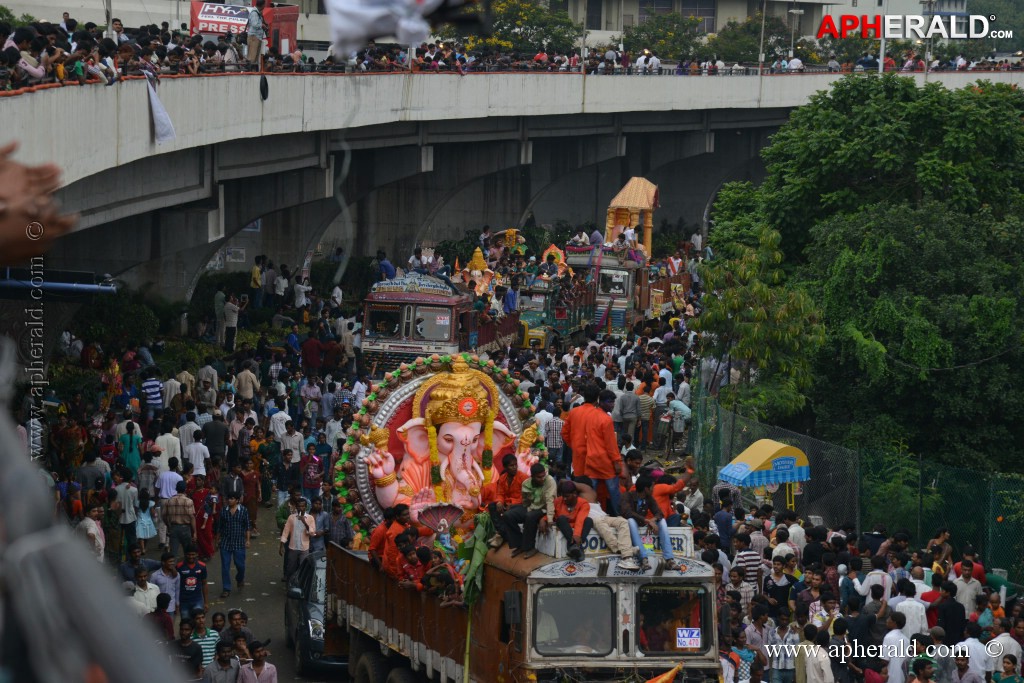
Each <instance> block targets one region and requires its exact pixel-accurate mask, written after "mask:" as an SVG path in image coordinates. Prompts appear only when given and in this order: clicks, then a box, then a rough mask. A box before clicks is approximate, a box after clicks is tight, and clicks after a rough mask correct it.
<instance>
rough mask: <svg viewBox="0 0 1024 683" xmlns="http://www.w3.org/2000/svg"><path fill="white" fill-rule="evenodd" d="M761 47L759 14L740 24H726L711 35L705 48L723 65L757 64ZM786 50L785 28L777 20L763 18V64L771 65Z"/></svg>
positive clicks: (787, 42)
mask: <svg viewBox="0 0 1024 683" xmlns="http://www.w3.org/2000/svg"><path fill="white" fill-rule="evenodd" d="M760 46H761V15H760V13H758V14H756V15H754V16H752V17H750V18H748V19H747V20H746V21H744V22H742V23H740V22H738V21H730V22H729V23H727V24H726V25H725V28H723V29H722V30H721V31H719V32H718V33H717V34H715V35H713V36H711V37H710V38H709V40H708V46H707V49H708V50H710V51H711V52H712V53H714V54H716V55H718V57H719V58H720V59H721V60H722V61H725V62H748V63H749V62H755V63H756V62H757V61H758V55H759V52H758V49H759V48H760ZM788 50H789V28H787V27H786V24H785V22H783V21H782V20H781V19H779V18H778V17H767V18H766V19H765V26H764V53H765V61H767V62H768V63H771V61H772V60H773V59H775V57H776V56H777V55H783V54H787V52H788Z"/></svg>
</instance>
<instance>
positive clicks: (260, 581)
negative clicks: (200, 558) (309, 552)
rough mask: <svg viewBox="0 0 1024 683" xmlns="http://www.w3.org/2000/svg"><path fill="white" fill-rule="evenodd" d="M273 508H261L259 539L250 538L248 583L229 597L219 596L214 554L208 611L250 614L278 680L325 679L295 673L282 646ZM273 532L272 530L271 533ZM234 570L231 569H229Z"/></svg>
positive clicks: (290, 655) (217, 558)
mask: <svg viewBox="0 0 1024 683" xmlns="http://www.w3.org/2000/svg"><path fill="white" fill-rule="evenodd" d="M273 512H274V511H273V510H272V509H269V508H264V507H260V511H259V518H258V520H257V521H258V525H259V528H260V529H262V530H263V533H262V534H261V535H260V537H259V538H254V539H252V547H251V548H250V549H249V554H248V557H247V558H246V566H245V572H246V577H245V578H246V581H247V582H249V583H250V584H251V585H249V586H246V587H245V588H244V589H243V590H241V591H237V590H236V591H233V592H232V593H231V597H230V598H227V599H221V597H220V594H221V591H222V590H223V587H222V586H221V583H220V556H219V555H214V556H213V558H212V559H211V560H210V562H209V564H208V567H209V570H210V580H211V582H212V583H211V584H210V586H209V595H210V598H211V600H210V602H211V605H210V609H209V614H212V613H214V612H224V613H225V614H227V611H228V610H229V609H234V608H236V607H237V608H238V609H240V610H243V611H244V612H245V613H246V614H248V615H249V628H250V629H252V632H253V633H254V634H255V636H256V638H257V639H258V640H263V639H265V638H270V639H271V643H270V646H269V648H268V649H269V650H270V662H271V663H273V664H274V666H276V667H277V675H278V680H280V681H316V682H321V681H322V682H325V683H326V681H328V680H329V679H328V678H327V676H326V675H321V676H319V677H318V676H316V675H315V674H314V675H313V676H312V677H308V678H307V677H303V676H298V675H296V673H295V663H294V661H293V652H292V650H289V649H288V648H287V647H286V646H285V640H284V603H285V587H284V584H283V583H282V582H281V574H282V560H281V556H280V555H278V554H277V549H278V546H279V545H280V544H279V543H278V534H277V524H276V523H275V522H274V517H273ZM271 532H273V533H271ZM233 571H234V570H233V569H232V572H233Z"/></svg>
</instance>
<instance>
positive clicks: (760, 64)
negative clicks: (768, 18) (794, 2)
mask: <svg viewBox="0 0 1024 683" xmlns="http://www.w3.org/2000/svg"><path fill="white" fill-rule="evenodd" d="M767 13H768V0H761V47H760V49H759V50H758V60H757V75H758V76H761V75H763V74H764V20H765V15H766V14H767Z"/></svg>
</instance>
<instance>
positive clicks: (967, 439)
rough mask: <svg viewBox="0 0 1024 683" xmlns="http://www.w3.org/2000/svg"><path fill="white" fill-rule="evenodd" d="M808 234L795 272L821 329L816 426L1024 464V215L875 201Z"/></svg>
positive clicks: (956, 459)
mask: <svg viewBox="0 0 1024 683" xmlns="http://www.w3.org/2000/svg"><path fill="white" fill-rule="evenodd" d="M811 238H812V246H811V248H810V249H809V250H808V254H809V261H808V263H807V265H806V267H805V268H803V269H801V271H800V273H799V275H800V279H801V280H803V281H804V282H806V283H807V286H808V288H809V290H810V292H811V294H812V296H813V297H814V299H815V301H816V302H817V304H818V305H819V306H820V309H821V314H822V321H823V322H824V324H825V328H826V330H827V334H826V344H825V346H824V347H823V349H822V353H821V355H820V357H819V358H818V359H817V363H816V365H815V379H816V382H815V388H814V390H813V392H812V396H813V399H814V400H813V402H814V407H815V412H816V414H817V416H818V423H817V428H816V429H817V432H818V433H819V434H820V435H821V436H822V437H824V438H826V439H829V440H838V441H842V442H844V443H847V444H850V445H864V444H868V445H873V446H879V447H882V446H885V445H886V444H887V443H888V442H891V441H892V440H893V437H894V436H897V435H898V438H900V439H905V440H906V442H907V443H908V445H909V447H910V449H911V450H913V451H914V452H917V453H922V454H927V456H928V457H929V458H930V459H933V460H939V461H942V462H946V463H948V464H951V465H961V466H963V465H969V466H970V467H975V468H993V467H994V468H999V469H1004V470H1009V469H1014V470H1018V471H1019V470H1021V469H1022V467H1021V462H1020V461H1019V458H1018V457H1017V456H1016V452H1015V451H1016V449H1015V448H1014V446H1016V447H1019V445H1020V444H1024V394H1022V393H1021V392H1020V391H1019V390H1017V389H1016V388H1015V387H1014V386H1013V382H1014V381H1013V380H1012V379H1011V378H1014V377H1020V376H1021V375H1022V373H1024V350H1022V348H1021V342H1022V341H1024V310H1022V306H1024V301H1022V299H1021V295H1020V292H1021V283H1022V282H1024V246H1022V245H1024V222H1022V221H1021V219H1020V218H1019V217H1017V216H1015V215H1014V216H1008V217H1004V218H998V217H996V215H995V214H994V212H993V211H991V210H990V209H987V208H986V209H982V210H981V211H979V212H977V213H975V214H969V213H967V212H964V211H962V210H961V211H958V210H955V209H952V208H951V207H950V206H949V204H948V203H942V202H938V201H927V202H924V203H922V204H921V205H920V206H918V207H913V206H910V205H909V204H895V203H879V204H873V205H868V206H865V207H863V208H862V209H860V210H859V211H856V212H852V213H848V214H844V215H841V216H836V217H834V218H831V219H827V220H824V221H821V222H819V223H818V224H816V225H815V226H814V227H813V228H812V230H811ZM837 387H842V390H841V391H836V388H837ZM1010 444H1013V446H1009V445H1010ZM1008 446H1009V447H1008Z"/></svg>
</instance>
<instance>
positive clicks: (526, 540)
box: [499, 462, 555, 559]
mask: <svg viewBox="0 0 1024 683" xmlns="http://www.w3.org/2000/svg"><path fill="white" fill-rule="evenodd" d="M554 519H555V480H554V479H553V478H552V477H551V476H550V475H548V471H547V470H546V469H545V468H544V465H541V464H540V463H539V462H538V463H534V465H533V467H531V468H530V478H529V479H527V480H526V481H524V482H523V504H522V505H517V506H515V507H513V508H512V509H510V510H509V511H508V512H506V513H505V514H504V515H503V516H502V518H501V525H500V532H499V533H501V535H502V536H503V537H504V538H505V539H506V540H507V541H508V544H509V545H510V546H511V547H512V556H513V557H515V556H516V555H518V554H519V553H524V555H523V557H524V558H526V559H529V558H531V557H533V556H534V555H536V554H537V547H536V546H537V532H538V531H539V532H540V533H542V534H546V533H547V532H548V529H549V528H550V525H551V523H552V520H554ZM520 524H522V525H523V530H522V531H520V530H519V525H520Z"/></svg>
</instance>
